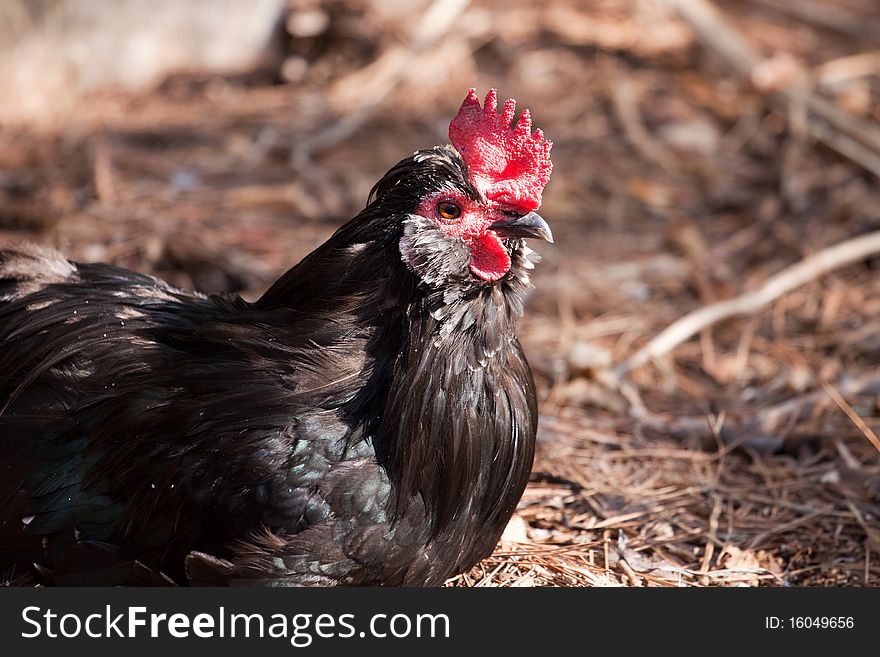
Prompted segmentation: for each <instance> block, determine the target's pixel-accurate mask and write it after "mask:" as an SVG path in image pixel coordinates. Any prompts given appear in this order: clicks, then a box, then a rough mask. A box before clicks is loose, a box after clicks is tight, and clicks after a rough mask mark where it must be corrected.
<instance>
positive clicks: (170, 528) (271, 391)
mask: <svg viewBox="0 0 880 657" xmlns="http://www.w3.org/2000/svg"><path fill="white" fill-rule="evenodd" d="M513 117H514V103H513V101H512V100H509V101H508V102H507V103H506V104H505V105H504V108H503V110H502V112H501V114H500V115H499V114H498V112H497V108H496V96H495V92H494V90H493V91H490V92H489V94H488V95H487V97H486V100H485V102H484V104H483V107H481V106H480V103H479V101H478V99H477V97H476V95H475V93H474V90H471V92H470V93H469V95H468V97H467V98H466V99H465V101H464V103H463V104H462V107H461V110H460V111H459V113H458V115H457V116H456V118H455V119H454V120H453V122H452V123H451V125H450V130H449V132H450V139H451V141H452V143H453V144H454V146H455V148H453V147H450V146H440V147H436V148H431V149H427V150H423V151H418V152H416V153H414V154H413V155H412V156H411V157H408V158H406V159H405V160H402V161H401V162H400V163H398V164H397V165H395V166H394V167H393V168H392V169H391V170H390V171H389V172H388V173H387V174H386V175H385V177H384V178H382V180H380V181H379V183H378V184H377V185H376V186H375V187H374V188H373V190H372V192H371V195H370V199H369V203H368V205H367V207H366V208H365V209H364V210H363V211H362V212H361V213H360V214H359V215H358V216H357V217H355V218H354V219H353V220H351V221H350V222H349V223H347V224H345V225H344V226H342V228H340V229H339V230H338V231H337V232H336V233H335V234H334V235H333V236H332V237H331V238H330V239H329V240H328V241H327V242H326V243H325V244H323V245H322V246H320V247H319V248H318V249H316V250H315V251H314V252H313V253H311V254H310V255H309V256H307V257H306V258H305V259H304V260H303V261H302V262H300V263H299V264H298V265H297V266H295V267H294V268H293V269H291V270H290V271H288V272H287V273H286V274H285V275H284V276H282V277H281V279H280V280H278V281H277V282H276V283H275V284H274V285H273V286H272V287H271V288H270V289H269V290H268V292H266V294H264V295H263V297H262V298H260V299H259V301H257V302H256V303H247V302H245V301H243V300H242V299H240V298H237V297H225V296H222V297H221V296H203V295H200V294H196V293H192V292H185V291H182V290H178V289H175V288H173V287H171V286H169V285H167V284H165V283H163V282H162V281H159V280H157V279H155V278H151V277H149V276H144V275H140V274H136V273H133V272H131V271H127V270H124V269H119V268H116V267H112V266H109V265H104V264H80V263H72V262H69V261H67V260H66V259H64V258H63V257H62V256H61V255H60V254H58V253H56V252H54V251H51V250H49V249H45V248H40V247H36V246H17V247H16V246H13V247H7V248H5V249H2V250H0V473H2V474H0V575H2V573H4V572H5V573H6V577H7V578H10V576H11V578H12V579H14V578H15V577H16V576H18V575H20V574H23V573H27V572H31V573H33V574H34V576H35V577H37V578H40V579H43V580H46V581H50V582H51V581H54V582H55V583H56V584H111V583H113V584H115V583H123V582H132V581H134V582H139V583H150V582H153V581H156V580H161V579H162V577H161V576H159V575H156V574H155V573H156V572H162V573H167V574H168V575H169V576H170V577H171V578H174V579H179V580H183V578H184V577H186V578H187V579H188V581H189V582H190V583H192V584H282V585H284V584H289V585H333V584H373V585H375V584H382V585H439V584H441V583H442V582H443V581H444V580H445V579H446V578H448V577H450V576H452V575H455V574H457V573H460V572H463V571H465V570H467V569H468V568H470V567H471V566H473V565H474V564H475V563H477V562H478V561H479V560H480V559H482V558H484V557H485V556H487V555H488V554H489V553H490V552H491V551H492V549H493V547H494V546H495V544H496V542H497V541H498V538H499V536H500V534H501V532H502V530H503V528H504V526H505V524H506V523H507V521H508V519H509V518H510V516H511V514H512V513H513V510H514V507H515V505H516V503H517V501H518V500H519V498H520V495H521V494H522V491H523V488H524V486H525V484H526V480H527V478H528V476H529V471H530V469H531V465H532V457H533V449H534V439H535V430H536V423H537V413H536V404H535V389H534V382H533V380H532V376H531V373H530V371H529V366H528V363H527V362H526V359H525V357H524V356H523V352H522V349H521V348H520V345H519V342H518V341H517V339H516V324H517V320H518V319H519V318H520V316H521V314H522V311H523V296H524V294H525V292H526V290H527V288H528V287H529V270H530V269H531V268H532V267H533V262H534V261H535V259H536V258H535V256H534V255H533V253H532V252H531V251H530V250H529V249H528V248H527V247H526V245H525V243H524V241H523V239H522V238H524V237H539V238H543V239H546V240H550V241H552V238H551V234H550V230H549V228H548V226H547V224H546V223H545V222H544V220H543V219H541V217H540V216H538V215H537V214H535V212H534V210H536V209H537V208H538V206H539V205H540V200H541V192H542V190H543V187H544V186H545V185H546V183H547V181H548V179H549V176H550V170H551V164H550V159H549V150H550V143H549V142H546V141H544V140H543V137H542V135H541V132H540V130H538V131H536V132H535V133H534V134H532V132H531V123H530V119H529V117H528V113H527V112H523V114H522V116H521V117H520V119H519V121H518V122H517V123H516V124H515V125H514V124H513ZM34 571H35V572H34Z"/></svg>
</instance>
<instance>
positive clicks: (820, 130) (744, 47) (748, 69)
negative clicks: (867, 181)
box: [667, 0, 880, 178]
mask: <svg viewBox="0 0 880 657" xmlns="http://www.w3.org/2000/svg"><path fill="white" fill-rule="evenodd" d="M667 2H668V3H669V5H670V6H671V7H672V8H673V9H674V10H675V11H676V12H677V13H678V15H679V16H681V18H682V19H683V20H684V21H685V22H687V23H688V24H689V25H690V26H691V29H693V30H694V32H695V34H696V35H697V37H698V38H699V39H700V41H701V42H702V43H703V45H704V46H705V47H706V48H708V49H710V50H713V51H714V52H716V53H718V55H720V56H721V58H722V59H723V60H724V61H725V62H726V63H727V64H728V65H729V66H730V67H731V68H732V69H733V70H734V72H736V74H737V75H738V76H739V77H741V78H743V79H744V80H748V81H750V82H752V81H753V80H754V77H753V76H754V73H755V71H756V69H758V67H760V66H761V65H762V64H763V63H764V62H765V61H767V60H766V59H765V58H764V57H763V55H762V54H761V53H760V52H758V50H756V49H755V48H754V47H753V46H752V45H751V44H750V43H749V42H748V41H747V40H746V39H745V38H744V37H743V36H742V35H741V34H740V33H739V32H737V31H736V30H735V29H734V28H733V26H731V25H730V24H729V23H728V21H727V20H725V18H724V16H723V15H722V14H721V12H719V11H718V9H717V8H716V7H715V6H714V5H713V4H712V2H711V1H710V0H667ZM799 82H801V83H802V80H800V81H799ZM761 90H762V91H765V92H767V94H768V97H769V98H770V100H771V101H772V102H773V104H774V105H776V106H777V108H778V109H779V110H780V111H781V113H782V114H783V115H784V116H788V115H789V114H790V112H791V111H792V110H793V109H794V110H797V111H800V112H804V111H805V114H806V116H804V117H803V119H804V123H805V126H804V127H805V129H806V131H807V132H808V133H809V134H810V136H811V137H812V138H813V139H816V140H817V141H820V142H822V143H823V144H825V145H826V146H828V147H829V148H832V149H834V150H835V151H837V152H838V153H840V154H841V155H843V156H844V157H846V158H848V159H849V160H851V161H853V162H855V163H856V164H858V165H860V166H861V167H863V168H864V169H866V170H867V171H870V172H871V173H872V174H874V175H875V176H877V177H878V178H880V153H878V151H880V131H878V130H877V128H875V127H874V126H872V125H870V124H867V123H865V122H863V121H861V120H859V119H858V118H857V117H854V116H851V115H849V114H847V113H845V112H842V111H840V110H838V109H837V108H836V107H835V106H834V105H833V104H832V103H830V102H828V101H827V100H825V99H824V98H822V97H821V96H819V95H817V94H816V93H815V92H812V91H810V90H809V89H805V88H804V86H803V84H799V83H794V84H791V85H789V86H787V87H786V86H783V87H782V88H771V89H761Z"/></svg>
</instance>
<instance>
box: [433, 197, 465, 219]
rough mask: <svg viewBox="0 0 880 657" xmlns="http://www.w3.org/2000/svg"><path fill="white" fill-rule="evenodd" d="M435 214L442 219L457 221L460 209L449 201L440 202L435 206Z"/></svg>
mask: <svg viewBox="0 0 880 657" xmlns="http://www.w3.org/2000/svg"><path fill="white" fill-rule="evenodd" d="M437 212H439V213H440V216H441V217H443V218H444V219H458V218H459V217H460V216H461V208H460V207H458V206H457V205H456V204H455V203H450V202H449V201H441V202H440V203H438V204H437Z"/></svg>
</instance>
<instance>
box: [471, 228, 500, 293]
mask: <svg viewBox="0 0 880 657" xmlns="http://www.w3.org/2000/svg"><path fill="white" fill-rule="evenodd" d="M466 241H467V244H468V247H470V250H471V265H470V266H471V271H472V272H473V273H474V275H476V276H478V277H479V278H482V279H483V280H484V281H489V282H492V283H494V282H495V281H497V280H498V279H500V278H501V277H502V276H504V275H505V274H506V273H507V272H508V271H510V255H509V254H508V253H507V249H505V248H504V244H502V243H501V239H500V238H499V237H498V235H496V234H495V233H493V232H492V231H489V232H486V233H483V234H482V235H478V236H476V237H473V238H470V239H467V240H466Z"/></svg>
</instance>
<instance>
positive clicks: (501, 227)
mask: <svg viewBox="0 0 880 657" xmlns="http://www.w3.org/2000/svg"><path fill="white" fill-rule="evenodd" d="M489 230H493V231H495V232H496V233H497V234H498V236H499V237H540V238H541V239H542V240H547V241H548V242H550V243H551V244H552V243H553V233H552V232H550V226H548V225H547V222H546V221H544V218H543V217H542V216H541V215H539V214H538V213H537V212H529V213H528V214H524V215H523V216H521V217H506V218H504V219H501V220H499V221H496V222H495V223H494V224H492V225H491V226H489Z"/></svg>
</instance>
